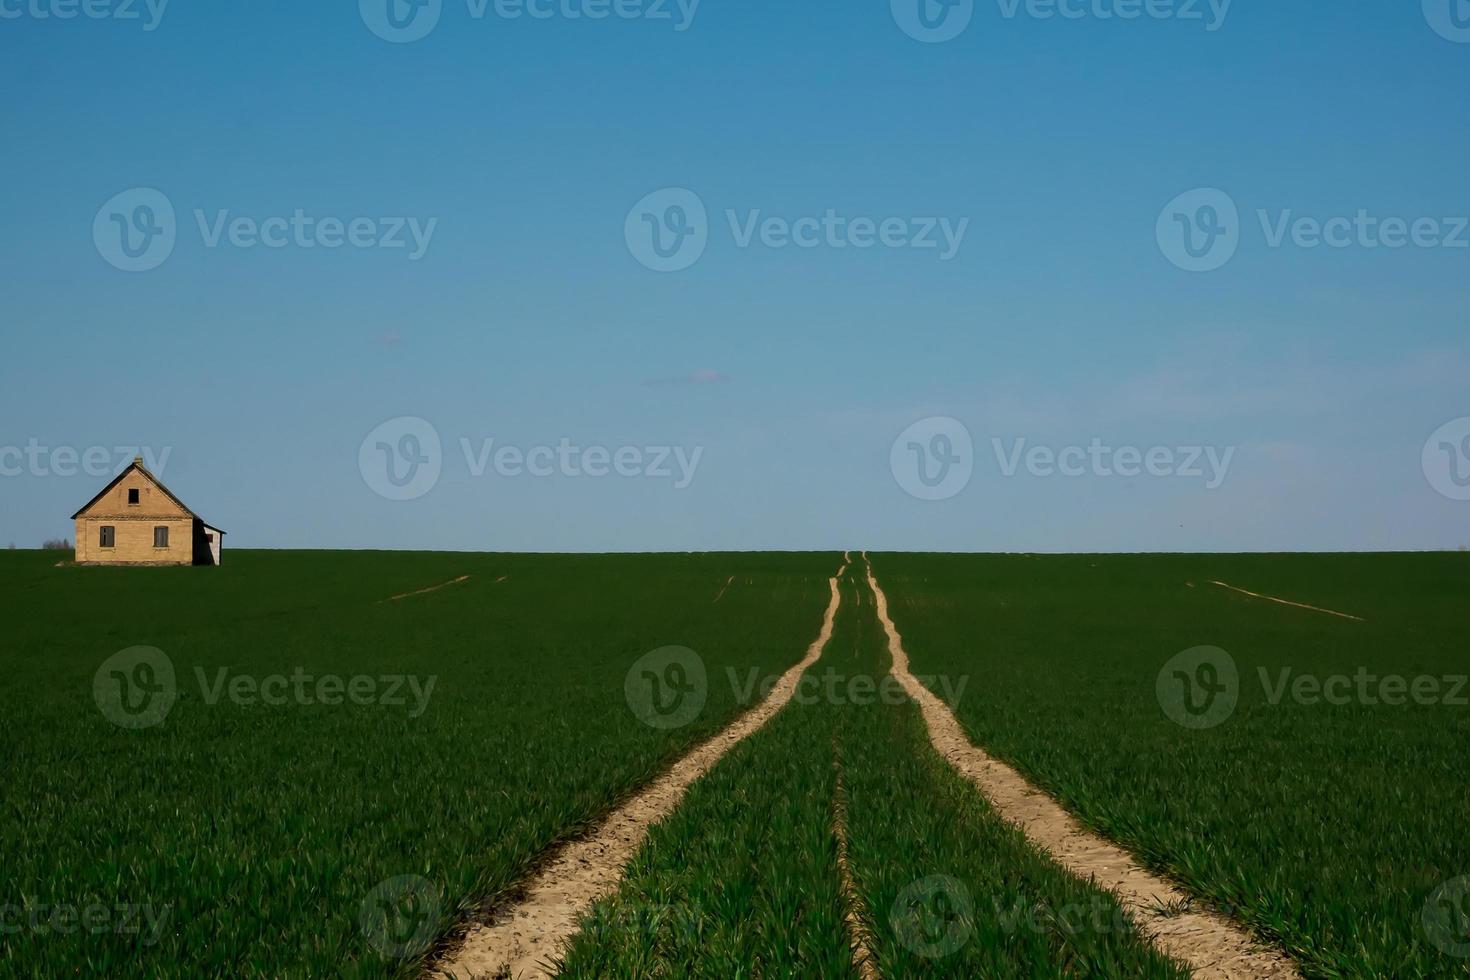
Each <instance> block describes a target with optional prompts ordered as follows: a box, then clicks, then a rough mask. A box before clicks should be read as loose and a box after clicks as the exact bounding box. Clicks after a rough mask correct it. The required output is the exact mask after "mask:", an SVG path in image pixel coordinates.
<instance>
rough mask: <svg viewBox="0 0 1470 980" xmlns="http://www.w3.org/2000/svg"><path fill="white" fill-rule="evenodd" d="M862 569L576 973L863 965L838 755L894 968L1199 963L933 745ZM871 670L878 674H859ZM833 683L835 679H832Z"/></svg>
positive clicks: (1087, 968)
mask: <svg viewBox="0 0 1470 980" xmlns="http://www.w3.org/2000/svg"><path fill="white" fill-rule="evenodd" d="M863 574H864V573H863V569H862V566H861V564H860V563H859V564H858V565H857V566H855V567H854V569H853V570H852V572H851V573H850V574H849V576H848V577H847V578H846V579H845V581H844V584H843V607H842V610H841V612H840V613H839V614H838V619H837V623H836V628H835V629H834V632H833V637H832V640H831V642H830V643H829V644H828V646H827V648H826V650H825V651H824V653H823V656H822V659H821V660H819V661H818V662H817V664H816V665H814V666H813V667H812V668H811V669H810V670H809V671H808V673H807V678H808V681H809V684H810V686H809V687H807V688H806V689H805V691H806V692H807V693H805V694H801V695H799V696H798V697H797V698H796V699H795V700H793V701H792V703H790V704H789V705H787V707H786V708H785V709H784V710H783V711H781V712H780V713H779V714H777V715H776V717H775V718H773V719H772V720H771V721H770V722H769V723H768V724H767V725H766V726H765V727H764V728H763V729H761V730H760V731H759V732H757V733H755V734H754V735H752V736H751V737H750V738H748V739H746V740H745V741H744V742H742V743H741V744H740V745H738V746H737V747H736V748H735V749H733V750H732V751H731V753H730V754H729V755H728V756H726V757H725V758H724V759H723V760H721V762H720V763H718V764H717V765H716V766H715V767H714V768H713V769H712V770H711V772H710V773H709V774H708V775H707V776H706V777H705V778H704V779H702V780H700V781H699V782H697V783H695V784H694V786H692V787H691V789H690V791H689V794H688V796H687V797H686V798H685V800H684V803H683V805H681V806H680V808H679V809H678V810H676V811H675V812H674V814H673V815H672V816H671V817H670V818H668V819H667V820H666V821H664V822H663V823H661V824H659V825H656V826H655V827H654V828H653V829H652V831H651V832H650V834H649V837H648V840H647V841H646V843H645V845H644V847H643V848H642V849H641V850H640V851H639V853H638V855H637V857H636V858H635V859H634V861H633V862H632V864H631V865H630V867H629V871H628V875H627V878H626V879H625V881H624V883H623V885H622V886H621V888H620V890H619V891H618V893H617V894H616V895H614V896H613V897H611V898H609V899H607V900H605V901H603V902H601V903H599V904H598V905H597V906H596V907H595V909H594V910H593V912H592V914H591V915H590V916H589V917H588V919H587V920H585V923H584V926H585V929H584V931H583V933H582V934H581V935H580V936H579V937H578V939H577V940H576V942H575V943H574V945H573V947H572V950H571V952H570V955H569V957H568V960H567V964H566V969H565V971H564V972H563V974H562V976H563V977H572V978H593V977H604V976H645V977H670V978H672V977H685V976H691V977H711V978H713V977H720V978H724V977H790V976H824V977H834V976H848V975H855V974H854V973H853V970H852V967H851V962H850V959H851V957H850V953H849V950H848V948H847V945H846V934H845V932H844V928H843V924H842V893H841V879H840V874H839V871H838V867H837V851H836V838H835V836H834V833H833V831H832V821H833V813H834V793H835V791H836V782H837V781H836V772H837V766H835V765H834V763H836V764H837V765H840V769H841V772H842V774H843V780H844V783H845V798H846V807H845V810H846V819H847V825H848V835H849V839H850V850H849V864H850V868H851V870H852V874H853V877H854V879H855V882H856V886H857V890H858V893H859V895H860V896H861V898H862V900H863V904H864V905H865V907H866V909H867V911H868V915H867V919H868V925H869V927H870V930H871V933H872V935H873V938H874V947H873V948H874V954H875V956H876V958H877V960H878V963H879V966H880V968H881V970H882V971H883V973H884V975H885V976H889V977H909V976H953V977H1007V978H1009V977H1021V976H1024V977H1082V976H1087V977H1119V978H1134V977H1182V976H1187V975H1188V974H1187V972H1186V971H1184V970H1183V969H1181V968H1180V967H1178V966H1177V965H1175V964H1173V963H1171V962H1170V961H1169V960H1167V959H1166V958H1164V957H1163V956H1161V955H1160V954H1158V953H1157V952H1156V951H1154V950H1153V949H1151V948H1150V947H1149V946H1147V945H1146V944H1145V943H1144V942H1143V941H1142V940H1141V939H1140V938H1139V937H1138V935H1137V933H1136V931H1135V929H1134V927H1133V925H1132V924H1131V922H1129V921H1128V920H1127V918H1126V917H1125V916H1124V915H1123V913H1122V912H1121V910H1120V909H1119V908H1118V906H1117V904H1116V903H1115V901H1114V900H1113V899H1112V898H1111V897H1110V896H1109V895H1107V894H1106V893H1104V892H1102V891H1100V890H1098V889H1096V888H1093V887H1092V886H1091V885H1088V884H1086V883H1083V882H1081V881H1078V880H1076V879H1074V878H1071V877H1070V876H1069V875H1067V874H1066V873H1065V872H1063V871H1061V870H1060V869H1059V868H1057V867H1056V866H1054V865H1052V864H1051V863H1050V862H1048V861H1047V860H1046V859H1045V858H1044V857H1042V856H1040V855H1039V854H1038V853H1037V852H1035V851H1034V850H1033V849H1031V847H1030V846H1029V845H1028V844H1027V843H1026V841H1025V839H1024V837H1023V836H1022V835H1021V833H1020V832H1019V831H1017V830H1015V829H1013V828H1011V827H1010V826H1009V825H1006V824H1004V823H1003V822H1002V821H1000V819H999V818H998V817H996V816H995V815H994V814H993V813H992V812H991V811H990V810H989V809H988V807H987V806H986V804H985V803H984V801H983V800H982V798H981V797H980V795H979V794H978V793H977V791H976V790H975V789H974V788H973V787H972V786H970V785H969V784H968V783H966V782H964V781H963V780H962V779H960V777H958V776H956V775H955V774H954V773H953V772H952V771H951V770H950V769H949V767H948V766H947V765H946V764H945V763H944V761H943V760H941V759H940V758H939V756H938V755H937V754H935V753H934V752H933V750H932V749H931V748H930V746H929V743H928V738H927V735H926V734H925V730H924V726H923V721H922V719H921V717H920V715H919V712H918V709H917V707H916V706H915V705H913V704H912V703H911V702H909V701H908V700H907V699H906V698H905V697H903V695H902V693H901V690H900V689H899V688H898V687H897V683H896V681H892V680H891V679H889V680H888V681H887V683H886V686H884V687H880V685H883V684H884V678H885V676H886V675H887V673H888V669H889V667H890V663H889V658H888V654H887V648H886V643H885V641H884V639H883V636H882V633H881V627H880V625H879V623H878V620H877V617H876V614H875V612H874V608H875V607H874V604H873V600H872V594H871V591H870V590H869V589H868V587H867V584H866V582H864V581H863V579H862V576H863ZM828 677H841V678H843V679H844V682H843V683H840V684H829V683H828V682H827V680H826V678H828ZM854 677H864V678H867V679H868V680H869V681H871V682H872V685H871V686H862V687H859V686H855V685H851V684H849V683H847V682H846V680H845V679H849V678H854ZM826 691H834V692H836V696H835V697H830V698H829V697H827V696H826V694H825V693H822V694H821V695H820V696H818V692H826ZM884 691H888V692H895V693H896V695H897V696H896V697H894V696H890V695H888V694H885V693H881V692H884ZM1074 911H1075V912H1080V913H1081V914H1080V915H1074V914H1073V912H1074ZM947 940H948V941H947Z"/></svg>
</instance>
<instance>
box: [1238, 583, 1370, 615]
mask: <svg viewBox="0 0 1470 980" xmlns="http://www.w3.org/2000/svg"><path fill="white" fill-rule="evenodd" d="M1210 584H1211V585H1218V586H1219V587H1220V588H1222V589H1229V590H1230V591H1231V592H1239V593H1240V594H1241V595H1248V596H1250V597H1251V598H1253V599H1265V600H1266V601H1267V602H1279V603H1281V604H1282V605H1283V606H1295V607H1296V608H1298V609H1310V610H1311V611H1312V612H1319V613H1326V614H1327V615H1329V616H1341V617H1342V618H1343V619H1355V620H1357V621H1358V622H1360V623H1364V622H1367V620H1365V619H1364V618H1363V617H1362V616H1354V615H1352V614H1351V613H1345V612H1338V611H1337V610H1336V609H1323V608H1322V607H1321V606H1309V605H1307V604H1306V603H1304V602H1292V601H1291V600H1290V599H1278V598H1277V597H1276V596H1274V595H1262V594H1261V593H1259V592H1249V591H1247V590H1245V589H1240V588H1236V587H1235V586H1233V585H1231V584H1230V583H1228V582H1214V581H1212V582H1211V583H1210Z"/></svg>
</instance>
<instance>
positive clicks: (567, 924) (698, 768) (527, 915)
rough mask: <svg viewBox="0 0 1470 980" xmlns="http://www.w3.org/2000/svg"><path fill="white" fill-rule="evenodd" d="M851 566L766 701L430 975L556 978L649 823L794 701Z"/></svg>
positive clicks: (607, 821) (563, 856) (555, 856)
mask: <svg viewBox="0 0 1470 980" xmlns="http://www.w3.org/2000/svg"><path fill="white" fill-rule="evenodd" d="M846 571H847V563H844V564H843V566H842V567H841V568H840V569H838V571H837V575H836V576H835V577H834V578H832V579H831V580H830V581H829V585H830V587H831V590H832V596H831V599H830V600H829V601H828V603H827V611H826V613H825V614H824V615H823V617H822V628H821V632H819V633H818V634H817V638H816V639H815V640H813V641H812V644H811V646H809V647H807V651H806V655H805V656H804V657H802V659H801V661H800V662H799V663H797V664H796V665H795V666H793V667H791V668H790V669H788V670H787V671H786V673H784V674H782V675H781V678H780V680H779V681H777V682H776V685H775V686H774V687H773V688H771V692H770V693H769V694H768V695H766V698H765V700H763V701H761V702H760V703H759V704H757V705H756V706H755V707H753V708H751V709H750V710H749V711H747V712H745V713H744V714H742V715H741V716H740V717H739V718H736V719H735V720H734V721H733V722H731V723H730V724H729V725H728V726H726V727H725V729H724V730H723V731H721V732H720V733H719V734H717V735H715V736H713V737H712V738H710V739H709V740H707V741H705V742H703V743H701V744H700V745H699V746H697V747H695V748H694V749H693V750H691V751H690V752H689V753H688V754H687V755H685V756H684V757H683V758H681V759H680V760H679V761H678V762H675V763H674V765H673V766H672V767H671V768H670V769H669V771H668V772H666V773H664V774H663V775H662V776H659V777H658V778H657V779H655V780H654V781H653V782H652V783H650V784H648V785H647V786H645V787H644V788H643V789H641V790H639V791H638V792H637V793H636V794H635V795H634V796H633V797H632V798H631V799H629V800H628V801H627V802H625V803H623V804H622V805H621V806H619V807H617V808H616V809H615V810H613V811H612V812H611V813H610V814H608V815H607V816H606V817H604V818H603V820H602V822H601V823H600V824H599V825H598V826H597V828H596V829H595V830H593V831H592V832H591V834H590V835H588V836H587V837H584V838H581V839H578V840H574V841H570V842H568V843H566V844H564V845H561V846H560V847H558V848H555V849H553V850H552V851H551V852H550V854H549V855H548V859H547V860H546V861H545V862H544V863H543V865H542V867H541V869H540V870H539V871H537V872H536V873H535V875H534V876H533V877H532V878H531V880H530V881H528V882H526V883H525V885H524V886H523V887H522V888H521V889H520V890H519V892H518V893H517V895H516V896H515V897H514V899H513V901H512V902H511V903H510V904H508V905H506V906H505V907H503V908H501V909H499V910H497V911H496V912H495V913H494V914H493V916H492V917H491V919H490V921H489V922H485V923H480V924H476V925H474V926H472V927H471V928H470V930H469V932H468V933H467V934H466V936H465V938H464V941H463V943H462V944H461V945H460V946H459V947H458V948H456V949H453V950H452V951H451V952H449V953H446V954H445V955H444V956H443V957H442V958H441V959H440V960H439V961H438V962H437V963H434V964H431V965H430V966H429V967H428V968H427V969H426V970H425V976H430V977H434V976H441V977H453V978H456V980H479V978H488V977H497V978H498V977H512V978H514V980H521V978H542V977H550V976H552V975H553V969H552V967H553V962H554V961H555V960H556V959H557V958H558V957H559V956H560V955H561V954H562V952H563V951H564V950H565V949H566V946H567V943H568V941H569V940H571V938H572V937H573V936H575V935H576V934H577V931H578V927H579V924H580V921H581V918H582V916H583V915H585V914H586V913H587V911H588V910H589V909H591V907H592V905H593V903H594V902H596V901H598V900H599V899H602V898H605V897H606V896H608V895H610V894H612V893H613V891H614V890H615V889H616V888H617V886H618V883H619V882H620V881H621V880H622V877H623V868H624V867H625V866H626V865H627V864H628V862H629V861H630V860H632V858H633V855H634V854H636V853H637V852H638V848H639V847H640V846H642V844H643V840H644V838H645V837H647V836H648V828H649V826H650V825H652V824H654V823H657V822H658V821H660V820H662V819H664V818H665V817H667V816H668V815H669V814H671V813H673V812H674V809H675V808H676V807H678V805H679V802H680V801H681V800H682V799H683V798H684V793H685V791H686V790H687V789H688V788H689V786H690V784H692V783H693V782H694V781H695V780H696V779H698V778H699V777H700V776H703V775H704V774H705V773H706V772H708V771H709V770H710V768H711V767H713V766H714V764H715V763H717V762H719V761H720V759H721V758H723V757H724V755H725V753H727V752H729V751H730V750H731V749H732V748H734V747H735V746H736V745H737V744H738V743H739V742H741V741H742V740H743V739H745V738H746V737H748V736H750V735H752V734H754V733H755V732H756V731H758V730H759V729H760V728H761V726H763V725H764V724H765V723H766V722H768V721H770V720H771V718H772V717H773V716H775V714H776V712H778V711H780V710H781V709H782V708H784V707H785V706H786V704H787V702H789V701H790V700H791V698H792V695H794V694H795V693H796V684H797V682H798V681H799V680H801V676H802V674H804V673H806V670H807V668H808V667H810V666H811V665H812V664H813V663H815V662H816V660H817V658H818V657H820V656H821V655H822V650H823V649H824V648H825V647H826V646H827V642H828V641H829V640H830V639H831V638H832V624H833V622H834V621H835V620H836V618H837V609H838V606H839V605H841V602H842V597H841V592H840V590H839V589H838V582H839V581H840V580H841V578H842V575H843V573H844V572H846Z"/></svg>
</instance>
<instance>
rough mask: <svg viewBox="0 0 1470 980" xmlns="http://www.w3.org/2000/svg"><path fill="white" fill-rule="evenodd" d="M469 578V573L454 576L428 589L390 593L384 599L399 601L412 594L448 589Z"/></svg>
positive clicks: (386, 600)
mask: <svg viewBox="0 0 1470 980" xmlns="http://www.w3.org/2000/svg"><path fill="white" fill-rule="evenodd" d="M469 580H470V577H469V576H468V575H461V576H460V577H459V578H452V579H450V580H449V581H448V582H441V583H440V584H438V585H431V586H429V587H428V588H427V589H417V590H415V591H413V592H404V593H403V594H402V595H390V596H389V597H388V598H386V599H384V600H382V601H383V602H397V601H398V600H399V599H407V598H409V597H411V596H416V595H426V594H428V593H430V592H438V591H439V590H440V589H447V588H449V587H450V586H451V585H458V584H459V583H461V582H468V581H469Z"/></svg>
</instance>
